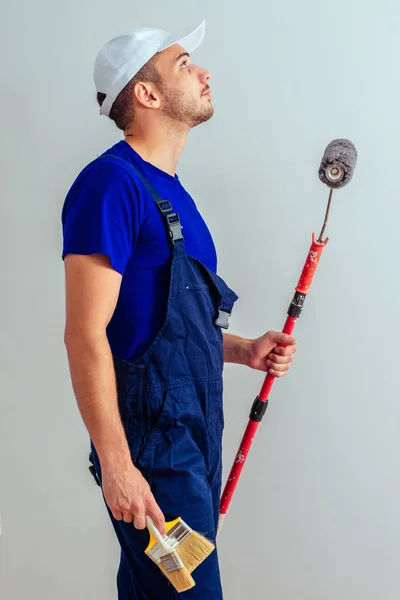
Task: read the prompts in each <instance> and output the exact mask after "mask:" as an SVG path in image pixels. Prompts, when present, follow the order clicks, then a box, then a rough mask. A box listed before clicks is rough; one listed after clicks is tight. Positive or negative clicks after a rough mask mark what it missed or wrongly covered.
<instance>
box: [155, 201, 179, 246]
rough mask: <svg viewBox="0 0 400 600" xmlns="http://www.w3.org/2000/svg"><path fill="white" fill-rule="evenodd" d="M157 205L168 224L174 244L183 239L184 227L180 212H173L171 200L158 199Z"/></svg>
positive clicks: (169, 233)
mask: <svg viewBox="0 0 400 600" xmlns="http://www.w3.org/2000/svg"><path fill="white" fill-rule="evenodd" d="M157 205H158V208H159V210H160V212H161V214H162V215H163V217H164V219H165V222H166V224H167V230H168V235H169V237H170V238H171V241H172V243H173V244H174V243H175V242H177V241H178V240H183V235H182V229H183V227H182V225H181V221H180V219H179V215H178V213H173V212H171V210H172V204H171V202H170V201H169V200H157Z"/></svg>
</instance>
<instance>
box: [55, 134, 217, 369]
mask: <svg viewBox="0 0 400 600" xmlns="http://www.w3.org/2000/svg"><path fill="white" fill-rule="evenodd" d="M104 154H115V155H117V156H119V157H120V158H123V159H124V160H125V161H128V162H130V163H131V164H132V165H134V166H135V168H136V169H137V170H139V172H140V173H141V174H142V175H144V177H145V178H146V179H147V180H148V181H149V183H150V184H151V185H152V187H153V188H154V189H155V190H156V191H157V192H158V194H159V195H160V196H161V198H163V199H165V200H169V201H170V202H171V204H172V207H173V209H174V211H176V212H177V213H178V214H179V216H180V220H181V224H182V226H183V232H182V233H183V236H184V239H185V248H186V252H187V254H189V255H190V256H193V257H194V258H196V259H198V260H200V261H201V262H202V263H203V264H205V265H206V266H207V267H208V268H209V269H211V270H212V271H214V272H216V270H217V255H216V250H215V246H214V242H213V239H212V237H211V234H210V231H209V229H208V227H207V225H206V223H205V222H204V220H203V218H202V216H201V215H200V213H199V211H198V210H197V207H196V204H195V202H194V201H193V199H192V198H191V197H190V196H189V194H188V193H187V192H186V190H185V189H184V187H183V186H182V184H181V183H180V181H179V179H178V177H177V176H176V175H175V177H173V176H171V175H169V174H168V173H166V172H165V171H162V170H161V169H159V168H157V167H155V166H154V165H152V164H151V163H148V162H146V161H145V160H143V159H142V158H141V157H140V156H139V155H138V154H137V152H135V151H134V150H133V148H132V147H131V146H130V145H129V144H128V143H127V142H125V141H124V140H122V141H120V142H118V143H117V144H115V145H114V146H112V147H111V148H109V149H108V150H107V151H106V152H104ZM101 156H102V155H101ZM101 156H100V157H98V158H97V159H95V160H94V161H92V162H91V163H89V164H88V165H87V166H86V167H85V168H84V169H83V170H82V171H81V173H80V174H79V175H78V177H77V178H76V180H75V181H74V183H73V184H72V186H71V188H70V190H69V192H68V194H67V196H66V198H65V201H64V205H63V209H62V227H63V251H62V258H64V256H65V255H66V254H70V253H73V254H93V253H101V254H105V255H107V256H108V257H109V259H110V264H111V266H112V268H113V269H115V270H116V271H118V272H119V273H121V274H122V282H121V289H120V293H119V297H118V301H117V305H116V307H115V311H114V314H113V316H112V318H111V320H110V322H109V324H108V327H107V337H108V341H109V344H110V347H111V351H112V352H113V354H115V355H116V356H119V357H121V358H122V359H124V360H134V359H135V358H138V357H139V356H141V355H142V354H143V353H144V352H145V351H146V350H147V348H148V347H149V345H150V344H151V342H152V340H153V339H154V338H155V336H156V335H157V333H158V331H159V330H160V328H161V326H162V324H163V322H164V320H165V316H166V310H167V301H168V291H169V275H170V264H171V257H172V246H171V243H170V241H169V239H168V237H167V231H166V226H165V222H164V219H163V217H162V215H161V213H160V211H159V209H158V207H157V205H156V203H155V201H154V200H153V198H152V197H151V196H150V194H149V192H148V190H147V188H146V187H145V185H144V184H143V182H142V180H141V179H140V177H139V176H138V175H137V174H136V173H135V172H134V171H133V169H130V168H129V167H128V165H125V167H126V168H124V166H123V165H122V164H121V160H119V159H118V158H109V157H108V158H103V159H101V160H99V158H101Z"/></svg>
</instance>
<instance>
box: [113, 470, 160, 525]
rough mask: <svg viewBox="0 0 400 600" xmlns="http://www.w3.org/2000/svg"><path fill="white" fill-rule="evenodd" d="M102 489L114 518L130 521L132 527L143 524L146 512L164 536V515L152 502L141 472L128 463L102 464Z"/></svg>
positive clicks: (148, 487) (152, 497)
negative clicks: (116, 464) (121, 465)
mask: <svg viewBox="0 0 400 600" xmlns="http://www.w3.org/2000/svg"><path fill="white" fill-rule="evenodd" d="M102 489H103V494H104V498H105V500H106V502H107V505H108V507H109V509H110V510H111V512H112V514H113V516H114V518H115V519H116V520H117V521H122V520H123V521H125V523H132V522H133V524H134V526H135V527H136V529H144V528H145V527H146V515H148V516H149V517H151V518H152V519H153V521H154V524H155V526H156V527H157V529H158V530H159V532H160V533H161V535H163V536H164V535H165V533H166V531H165V518H164V515H163V513H162V512H161V509H160V507H159V506H158V504H157V503H156V501H155V499H154V496H153V494H152V492H151V490H150V486H149V484H148V483H147V481H146V480H145V478H144V477H143V475H142V474H141V472H140V471H139V470H138V469H137V468H136V467H135V466H134V465H133V464H132V463H130V464H129V463H128V464H126V465H125V466H124V467H122V468H121V467H118V468H116V467H115V465H113V466H106V467H103V466H102Z"/></svg>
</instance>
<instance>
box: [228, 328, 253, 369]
mask: <svg viewBox="0 0 400 600" xmlns="http://www.w3.org/2000/svg"><path fill="white" fill-rule="evenodd" d="M223 336H224V362H226V363H236V364H239V365H247V364H248V362H249V354H250V347H251V340H248V339H247V338H242V337H239V336H238V335H232V334H231V333H224V334H223Z"/></svg>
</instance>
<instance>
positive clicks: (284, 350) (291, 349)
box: [272, 344, 297, 356]
mask: <svg viewBox="0 0 400 600" xmlns="http://www.w3.org/2000/svg"><path fill="white" fill-rule="evenodd" d="M296 350H297V347H296V344H289V345H288V346H285V347H283V346H276V348H274V349H273V351H272V352H273V354H275V355H280V356H290V355H291V354H294V353H295V352H296Z"/></svg>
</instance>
